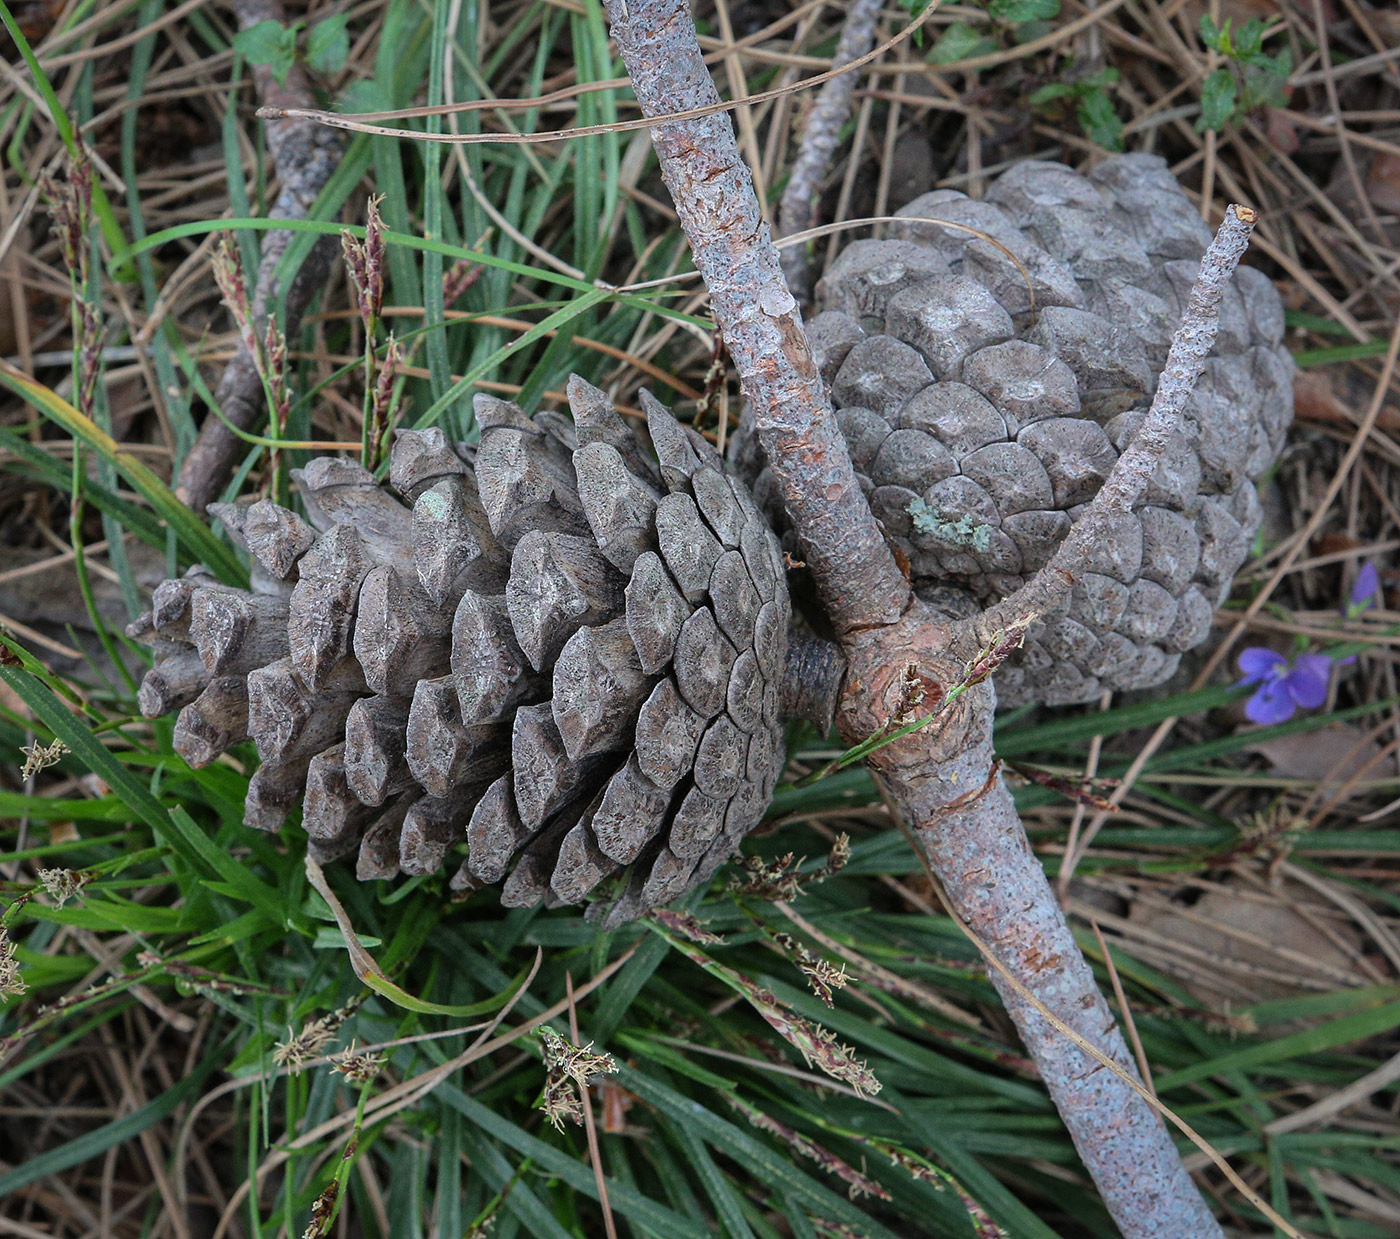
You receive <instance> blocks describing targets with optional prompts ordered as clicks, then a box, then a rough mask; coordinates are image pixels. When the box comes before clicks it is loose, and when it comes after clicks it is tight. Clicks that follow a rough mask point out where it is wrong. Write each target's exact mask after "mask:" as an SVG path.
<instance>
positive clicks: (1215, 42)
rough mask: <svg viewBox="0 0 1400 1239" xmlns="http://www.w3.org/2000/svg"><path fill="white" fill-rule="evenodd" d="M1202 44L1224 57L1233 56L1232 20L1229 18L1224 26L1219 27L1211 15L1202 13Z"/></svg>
mask: <svg viewBox="0 0 1400 1239" xmlns="http://www.w3.org/2000/svg"><path fill="white" fill-rule="evenodd" d="M1201 42H1202V43H1204V44H1205V45H1206V46H1207V47H1208V48H1210V49H1211V50H1212V51H1217V52H1219V53H1220V54H1221V55H1222V56H1231V55H1233V54H1234V47H1233V46H1232V45H1231V42H1230V19H1229V18H1228V17H1227V18H1226V19H1225V24H1224V25H1223V26H1217V25H1216V24H1215V21H1214V20H1213V19H1212V17H1211V15H1210V14H1209V13H1202V14H1201Z"/></svg>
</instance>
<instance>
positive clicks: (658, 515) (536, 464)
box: [132, 378, 790, 924]
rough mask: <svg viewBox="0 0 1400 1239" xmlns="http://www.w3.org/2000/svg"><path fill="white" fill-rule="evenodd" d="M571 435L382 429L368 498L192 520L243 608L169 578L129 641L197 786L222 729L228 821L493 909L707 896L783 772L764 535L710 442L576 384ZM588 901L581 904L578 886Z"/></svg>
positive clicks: (777, 661) (219, 749) (336, 466)
mask: <svg viewBox="0 0 1400 1239" xmlns="http://www.w3.org/2000/svg"><path fill="white" fill-rule="evenodd" d="M569 399H570V404H571V407H572V411H573V415H574V420H573V422H572V423H571V422H570V421H569V420H568V419H567V418H564V417H560V416H558V415H555V414H551V413H541V414H537V415H536V416H535V417H534V418H530V417H527V416H526V415H525V414H524V413H523V412H521V410H520V409H519V408H517V407H516V406H514V405H511V404H507V403H506V402H504V401H501V400H496V399H492V398H490V397H483V396H479V397H478V398H477V400H476V415H477V420H478V423H479V425H480V427H481V431H482V433H481V440H480V443H479V444H477V445H475V446H467V445H465V444H451V443H449V442H447V440H446V439H445V437H444V436H443V434H442V432H441V431H439V430H426V431H403V432H400V434H399V436H398V438H397V441H396V443H395V446H394V452H393V456H392V460H391V466H390V482H391V484H392V488H393V491H397V493H398V495H400V496H402V497H403V499H404V500H406V501H407V504H408V505H409V506H406V505H405V503H403V502H400V500H399V498H396V497H395V494H394V493H393V491H391V490H390V489H389V488H386V487H384V486H381V485H379V484H378V483H377V482H376V481H375V479H374V477H373V476H372V475H371V474H370V473H369V472H367V471H366V470H364V469H363V468H361V467H360V465H358V464H356V463H352V462H350V461H348V460H344V459H338V458H333V457H323V458H320V459H317V460H313V461H312V462H311V463H310V464H309V465H308V466H307V467H306V469H304V470H300V471H297V472H296V473H295V474H294V477H295V480H296V482H297V486H298V489H299V491H300V494H301V496H302V499H303V501H304V503H305V506H306V510H307V513H308V515H309V517H310V524H308V523H307V522H305V521H303V520H302V519H301V518H300V517H299V516H297V515H296V514H295V513H293V512H291V511H289V510H287V509H285V508H282V507H279V506H278V505H276V504H274V503H272V502H271V501H269V500H261V501H259V502H257V503H254V504H253V505H251V506H249V507H245V506H235V505H215V506H214V507H213V508H212V509H211V512H212V513H213V515H215V516H217V517H218V518H219V519H220V520H221V521H223V523H224V526H225V528H226V529H227V530H228V531H229V533H230V534H231V535H232V536H233V537H234V538H235V540H236V541H238V542H239V543H240V544H241V545H243V546H244V547H245V548H246V549H247V550H248V552H249V555H250V558H251V561H252V566H253V590H252V591H251V592H249V591H244V590H239V589H233V588H230V587H228V586H224V585H221V584H219V583H218V582H216V581H215V580H213V579H212V578H211V577H210V576H208V575H207V574H206V573H204V572H202V571H201V570H200V569H194V570H192V571H191V572H190V573H189V574H187V575H186V576H185V577H183V578H181V579H179V580H173V581H166V582H164V583H163V584H162V585H160V586H159V587H158V588H157V589H156V591H155V594H154V596H153V599H152V608H151V611H150V612H149V613H148V614H147V615H145V616H143V617H142V618H141V619H140V620H138V621H137V622H136V624H134V625H133V626H132V635H134V636H137V637H140V638H141V639H144V640H146V641H148V642H149V643H150V644H152V645H154V646H156V647H157V650H158V652H159V654H160V656H161V657H160V660H159V661H158V662H157V663H156V665H155V667H154V668H153V669H152V670H151V671H150V672H149V673H148V674H147V676H146V678H145V680H144V681H143V683H142V687H141V694H140V705H141V709H142V710H143V712H144V713H145V714H146V715H147V716H149V717H155V716H158V715H161V714H165V713H168V712H170V711H172V710H175V709H179V710H180V715H179V718H178V720H177V722H176V726H175V741H174V743H175V748H176V750H177V751H178V752H179V753H181V754H182V755H183V756H184V757H185V759H186V760H187V761H189V763H190V764H191V765H194V766H203V765H206V764H207V763H209V762H211V761H213V760H214V759H215V758H216V757H218V756H219V754H221V753H223V752H224V751H225V750H227V749H228V748H229V747H230V746H232V745H234V744H237V743H240V742H241V741H244V740H246V739H249V738H251V739H252V740H253V741H254V742H255V743H256V745H257V749H258V755H259V757H260V758H261V765H260V767H259V769H258V770H257V772H256V773H255V774H254V776H253V779H252V783H251V785H250V787H249V791H248V799H247V805H246V815H245V821H246V823H247V824H248V825H250V826H253V827H256V828H258V829H262V830H276V829H278V828H279V827H280V826H281V824H282V822H283V820H284V819H285V817H286V815H287V813H288V812H289V811H290V810H291V809H292V808H293V807H294V806H295V805H296V804H298V803H299V802H300V803H301V805H302V809H303V816H302V822H303V825H304V826H305V828H306V831H307V834H308V835H309V836H310V839H311V850H312V854H313V855H314V856H315V857H317V858H318V859H320V860H329V859H332V858H334V857H337V856H341V855H345V854H347V853H349V852H351V851H355V850H358V855H357V862H356V869H357V873H358V874H359V876H360V877H361V878H387V877H393V876H394V875H395V874H397V873H399V872H400V871H402V872H404V873H408V874H424V873H431V872H434V871H436V870H437V869H439V868H441V867H442V865H443V864H444V862H445V860H446V859H447V856H448V853H449V851H450V850H451V849H452V848H453V847H454V845H456V844H458V843H461V842H465V843H466V844H467V856H466V859H465V860H464V861H462V864H461V868H460V869H459V870H458V871H457V873H456V876H455V877H454V878H453V879H452V886H453V887H454V888H455V889H459V890H461V889H469V888H472V887H476V886H480V885H485V884H490V883H494V882H498V881H501V880H502V879H504V886H503V888H502V892H501V900H502V902H503V903H505V904H507V905H511V906H522V905H531V904H535V903H538V902H540V901H541V900H547V901H550V902H557V903H578V902H581V901H583V900H584V899H585V898H587V897H589V896H590V894H591V893H593V892H594V889H595V887H596V886H597V885H598V884H599V883H600V882H603V881H604V880H605V879H609V878H611V877H612V875H614V874H621V873H622V872H623V871H624V870H627V869H629V867H630V873H629V874H628V876H627V881H626V883H625V885H621V884H620V886H621V893H620V895H619V897H618V898H617V899H616V900H615V901H614V902H612V903H611V907H610V908H609V907H608V904H607V903H606V902H603V901H600V902H598V903H597V904H596V905H595V906H596V908H597V910H598V911H599V912H600V913H601V912H606V914H607V919H608V923H611V924H615V923H619V922H621V921H623V920H626V919H629V918H631V917H635V916H637V915H640V914H641V913H642V912H644V911H646V910H647V909H648V908H650V907H653V906H656V905H659V904H663V903H667V902H669V901H670V900H672V899H674V898H675V897H676V896H678V895H679V894H681V893H682V892H683V891H685V890H687V889H690V888H691V887H693V886H695V885H698V884H699V883H701V882H703V881H706V880H708V878H709V877H710V876H711V875H712V874H713V873H714V872H715V870H716V869H717V868H718V867H719V866H720V865H721V864H722V863H723V862H724V861H725V860H726V859H727V858H728V857H729V856H730V855H731V854H732V853H733V852H734V851H735V849H736V848H737V847H738V844H739V842H740V840H741V839H742V838H743V837H744V835H745V834H746V833H747V832H748V831H749V830H751V829H752V828H753V827H754V826H755V825H756V824H757V823H758V821H759V819H760V818H761V817H762V815H763V812H764V809H765V808H766V806H767V804H768V801H769V798H770V797H771V795H772V791H773V787H774V784H775V782H776V779H777V775H778V772H779V769H780V767H781V762H782V731H781V727H780V722H781V720H780V717H779V716H780V703H779V684H780V681H781V676H782V671H783V667H784V663H785V659H786V650H787V635H788V620H789V617H790V606H789V602H788V594H787V585H786V581H785V578H784V572H783V562H782V557H781V552H780V551H779V548H778V544H777V540H776V539H775V537H774V536H773V534H772V533H771V532H770V530H769V528H768V525H767V523H766V522H765V521H764V519H763V518H762V517H761V516H760V514H759V512H758V510H757V508H756V507H755V506H754V504H753V501H752V499H751V498H750V496H749V492H748V489H747V488H746V487H745V486H744V485H743V484H742V483H740V482H738V481H736V480H734V479H732V478H730V477H729V476H728V475H727V473H726V471H725V470H724V467H723V464H722V462H721V461H720V459H719V457H718V456H717V455H716V454H715V452H714V450H713V448H711V447H710V446H709V444H708V443H706V442H705V440H704V439H703V438H701V437H700V436H699V435H698V434H696V433H695V432H694V431H691V430H688V429H686V428H683V427H682V426H680V425H679V424H678V423H677V422H676V420H675V419H674V418H673V417H672V416H671V414H670V413H669V412H667V411H666V410H665V409H664V408H662V407H661V406H660V405H659V404H658V403H657V402H656V401H655V400H653V399H652V398H651V397H650V396H649V395H647V394H646V393H643V396H642V400H643V405H644V408H645V409H646V412H647V423H648V430H649V432H650V438H651V442H652V446H653V449H654V452H655V458H653V457H652V455H650V454H649V453H647V452H646V451H645V450H644V449H643V447H642V445H641V443H640V442H639V441H638V439H637V438H636V437H635V436H634V435H633V433H632V431H631V430H630V429H628V427H627V426H626V425H625V423H624V422H623V420H622V419H621V418H620V417H619V416H618V414H617V412H616V411H615V410H614V409H613V407H612V405H611V404H610V403H609V402H608V400H607V398H606V397H605V396H604V395H603V393H601V392H599V391H597V390H596V389H595V388H592V387H590V386H589V385H588V384H587V383H584V382H583V381H582V380H581V379H578V378H575V379H573V380H571V382H570V384H569ZM595 898H596V895H595Z"/></svg>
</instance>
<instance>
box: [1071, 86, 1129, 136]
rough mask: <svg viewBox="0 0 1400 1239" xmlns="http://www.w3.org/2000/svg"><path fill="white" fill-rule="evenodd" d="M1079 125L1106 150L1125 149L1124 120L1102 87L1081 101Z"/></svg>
mask: <svg viewBox="0 0 1400 1239" xmlns="http://www.w3.org/2000/svg"><path fill="white" fill-rule="evenodd" d="M1076 115H1077V116H1078V118H1079V125H1080V127H1081V128H1082V129H1083V130H1084V133H1085V134H1086V135H1087V137H1088V138H1089V140H1090V141H1091V142H1094V143H1096V144H1097V145H1099V146H1101V147H1103V148H1104V150H1106V151H1120V150H1122V149H1123V121H1122V119H1121V118H1120V117H1119V115H1118V113H1117V112H1115V111H1114V110H1113V100H1112V99H1110V98H1109V97H1108V92H1107V91H1106V90H1104V89H1103V88H1102V87H1100V88H1099V89H1098V90H1094V91H1091V92H1090V93H1089V94H1087V95H1085V96H1084V98H1083V99H1081V100H1080V101H1079V108H1078V110H1077V112H1076Z"/></svg>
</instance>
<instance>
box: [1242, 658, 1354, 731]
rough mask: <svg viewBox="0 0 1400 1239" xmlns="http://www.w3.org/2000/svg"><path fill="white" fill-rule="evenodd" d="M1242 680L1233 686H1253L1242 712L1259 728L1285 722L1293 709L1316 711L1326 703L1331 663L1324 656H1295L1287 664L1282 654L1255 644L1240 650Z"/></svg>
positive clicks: (1291, 714) (1290, 716)
mask: <svg viewBox="0 0 1400 1239" xmlns="http://www.w3.org/2000/svg"><path fill="white" fill-rule="evenodd" d="M1239 665H1240V670H1241V671H1243V672H1244V678H1243V679H1241V680H1239V681H1238V682H1237V683H1236V685H1235V687H1236V688H1242V687H1244V686H1245V685H1246V684H1257V685H1258V686H1259V687H1258V688H1257V689H1255V691H1254V695H1253V696H1252V697H1250V699H1249V700H1248V701H1247V702H1246V703H1245V707H1244V712H1245V714H1247V715H1248V716H1249V718H1250V721H1251V722H1255V723H1258V724H1260V725H1261V726H1263V727H1269V726H1272V725H1273V724H1274V723H1286V722H1287V721H1288V720H1289V719H1290V718H1292V717H1293V712H1294V711H1295V710H1299V709H1302V710H1316V709H1317V707H1318V706H1320V705H1321V704H1322V703H1323V702H1324V701H1326V700H1327V682H1328V680H1329V679H1330V678H1331V674H1332V660H1331V659H1330V658H1328V657H1327V655H1326V654H1299V655H1298V657H1297V658H1295V659H1294V660H1293V661H1292V662H1291V663H1290V662H1289V661H1288V659H1286V658H1285V657H1284V656H1283V655H1282V654H1278V653H1275V652H1274V651H1273V650H1268V649H1265V648H1263V647H1262V646H1258V645H1251V646H1249V647H1248V648H1247V649H1243V650H1241V651H1240V659H1239Z"/></svg>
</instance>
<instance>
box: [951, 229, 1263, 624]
mask: <svg viewBox="0 0 1400 1239" xmlns="http://www.w3.org/2000/svg"><path fill="white" fill-rule="evenodd" d="M1258 220H1259V213H1258V212H1257V211H1255V210H1254V209H1253V208H1252V207H1247V206H1238V205H1235V206H1231V207H1230V208H1229V209H1228V210H1227V211H1226V212H1225V220H1224V222H1223V223H1222V224H1221V225H1220V230H1219V231H1218V232H1217V233H1216V234H1215V240H1214V241H1212V242H1211V244H1210V247H1209V248H1208V249H1207V250H1206V252H1205V254H1204V256H1203V257H1202V258H1201V269H1200V273H1199V274H1198V275H1197V276H1196V282H1195V284H1194V285H1192V288H1191V297H1190V300H1189V301H1188V302H1187V306H1186V313H1185V315H1184V317H1183V318H1182V321H1181V326H1180V327H1178V328H1177V330H1176V334H1175V335H1174V336H1173V337H1172V345H1171V351H1170V352H1169V353H1168V354H1167V362H1166V365H1165V366H1164V367H1163V369H1162V375H1161V378H1159V379H1158V380H1157V391H1156V394H1155V395H1154V396H1153V397H1152V407H1151V408H1150V409H1149V410H1148V412H1147V416H1146V417H1145V418H1144V419H1143V422H1142V425H1141V426H1140V427H1139V428H1138V432H1137V434H1135V435H1134V436H1133V440H1132V442H1131V443H1130V444H1129V445H1128V447H1127V449H1126V450H1125V451H1124V452H1123V454H1122V456H1120V457H1119V458H1118V461H1117V463H1116V464H1115V465H1114V466H1113V471H1112V473H1110V474H1109V476H1108V479H1107V481H1105V482H1104V484H1103V485H1102V486H1101V487H1100V488H1099V491H1098V494H1096V495H1095V496H1094V498H1093V500H1092V501H1091V502H1090V504H1089V510H1088V511H1087V512H1086V513H1084V515H1083V516H1081V517H1080V518H1079V519H1078V520H1077V521H1075V523H1074V525H1073V527H1072V528H1071V529H1070V531H1069V534H1068V535H1067V536H1066V538H1065V540H1064V541H1063V542H1061V543H1060V545H1059V546H1058V547H1057V548H1056V549H1055V553H1054V554H1053V555H1052V556H1051V557H1050V561H1049V562H1048V563H1047V564H1046V565H1045V566H1044V567H1043V568H1042V569H1041V570H1040V571H1039V572H1037V573H1036V574H1035V576H1033V577H1032V578H1031V579H1030V580H1029V581H1028V582H1027V583H1026V584H1025V585H1024V586H1023V587H1022V588H1021V589H1018V590H1017V591H1016V592H1015V593H1014V594H1012V595H1011V596H1010V597H1009V598H1004V599H1003V600H1002V601H1001V602H999V603H997V604H996V606H994V607H989V608H988V609H987V610H986V611H984V612H983V613H982V614H981V615H980V616H978V617H977V618H976V619H975V620H973V621H972V623H973V625H974V629H975V633H976V637H977V640H978V641H980V642H985V641H986V640H987V639H988V638H989V637H990V636H991V634H993V633H995V632H997V631H999V630H1001V629H1005V628H1007V627H1008V626H1010V625H1011V624H1012V623H1013V622H1016V621H1019V620H1024V619H1025V618H1026V617H1027V616H1031V617H1034V616H1040V615H1044V614H1046V613H1047V612H1048V611H1051V610H1053V609H1054V608H1055V607H1056V606H1057V605H1058V604H1060V603H1061V602H1063V601H1064V600H1065V599H1066V598H1067V597H1068V595H1069V593H1070V591H1071V590H1072V589H1073V588H1074V584H1075V582H1076V581H1077V580H1078V579H1079V578H1080V577H1081V576H1082V575H1083V573H1084V572H1085V571H1086V568H1085V565H1086V564H1087V563H1088V562H1089V560H1090V557H1091V556H1092V554H1093V552H1094V550H1095V549H1096V548H1097V547H1099V546H1101V545H1102V544H1103V542H1104V539H1105V537H1107V536H1109V534H1108V530H1109V526H1110V523H1111V522H1112V521H1113V520H1114V518H1115V517H1118V516H1121V515H1122V514H1124V513H1126V512H1130V511H1132V507H1133V504H1135V503H1136V502H1137V501H1138V499H1139V498H1140V497H1141V495H1142V493H1143V491H1144V490H1145V489H1146V488H1147V483H1148V482H1149V481H1150V480H1151V478H1152V474H1153V473H1154V472H1155V471H1156V469H1157V466H1158V465H1159V464H1160V463H1161V461H1162V457H1163V455H1164V453H1165V452H1166V449H1167V445H1168V443H1169V442H1170V441H1171V438H1172V436H1173V435H1174V434H1175V433H1176V431H1177V430H1178V429H1179V428H1180V426H1181V422H1182V417H1183V415H1184V413H1185V410H1186V404H1187V402H1188V401H1189V400H1190V399H1191V393H1192V392H1193V391H1195V389H1196V382H1197V380H1198V379H1200V377H1201V370H1202V369H1203V368H1204V367H1205V361H1206V357H1207V355H1208V354H1209V353H1210V350H1211V349H1212V348H1213V347H1214V346H1215V337H1216V335H1217V334H1218V333H1219V328H1220V301H1221V298H1222V297H1223V296H1224V295H1225V289H1226V286H1227V285H1228V284H1229V283H1230V278H1231V277H1232V276H1233V275H1234V274H1235V268H1236V267H1237V266H1239V263H1240V259H1241V258H1243V257H1244V252H1245V250H1246V249H1247V248H1248V246H1249V235H1250V233H1251V232H1253V231H1254V225H1255V224H1256V223H1257V222H1258Z"/></svg>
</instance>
